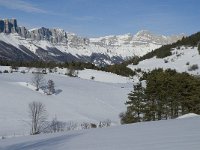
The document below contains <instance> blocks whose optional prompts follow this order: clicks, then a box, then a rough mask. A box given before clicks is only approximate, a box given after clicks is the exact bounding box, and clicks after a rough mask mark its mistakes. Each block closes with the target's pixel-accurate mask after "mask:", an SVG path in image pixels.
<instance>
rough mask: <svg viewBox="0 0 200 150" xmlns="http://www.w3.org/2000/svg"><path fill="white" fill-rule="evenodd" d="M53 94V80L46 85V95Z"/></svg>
mask: <svg viewBox="0 0 200 150" xmlns="http://www.w3.org/2000/svg"><path fill="white" fill-rule="evenodd" d="M54 93H55V84H54V81H53V80H49V81H48V83H47V95H52V94H54Z"/></svg>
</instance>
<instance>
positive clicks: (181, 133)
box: [0, 116, 200, 150]
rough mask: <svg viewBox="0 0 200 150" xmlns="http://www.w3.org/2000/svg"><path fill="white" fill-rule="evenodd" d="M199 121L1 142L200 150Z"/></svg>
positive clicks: (75, 148) (27, 148)
mask: <svg viewBox="0 0 200 150" xmlns="http://www.w3.org/2000/svg"><path fill="white" fill-rule="evenodd" d="M199 124H200V117H199V116H196V117H190V118H184V119H174V120H167V121H156V122H145V123H137V124H131V125H123V126H115V127H110V128H104V129H91V130H80V131H72V132H71V131H70V132H66V133H59V134H47V135H36V136H26V137H19V138H11V139H5V140H0V149H1V150H134V149H135V150H199V149H200V143H199V141H200V127H199Z"/></svg>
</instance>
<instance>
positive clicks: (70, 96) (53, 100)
mask: <svg viewBox="0 0 200 150" xmlns="http://www.w3.org/2000/svg"><path fill="white" fill-rule="evenodd" d="M4 69H8V70H9V67H0V70H2V71H3V70H4ZM23 69H25V68H20V70H23ZM92 72H94V73H92ZM91 75H92V76H94V77H95V79H94V80H91V79H90V77H91ZM32 76H33V75H32V73H26V74H22V73H19V72H18V73H16V72H13V73H2V74H0V136H10V135H11V136H13V135H23V134H24V135H26V134H29V132H30V126H29V125H28V122H29V117H28V104H29V103H30V102H32V101H40V102H42V103H44V104H45V106H46V109H47V112H48V114H49V117H48V118H49V120H52V118H53V117H55V116H56V117H57V118H58V120H61V121H65V122H68V121H74V122H80V123H81V122H90V123H96V124H97V123H99V121H103V120H106V119H110V120H111V121H112V123H113V124H119V117H118V115H119V113H120V112H122V111H124V110H125V108H126V107H125V105H124V102H125V101H126V100H127V94H128V93H129V92H130V91H131V90H132V83H131V82H130V81H128V79H126V78H123V77H121V76H117V75H114V74H111V73H106V72H98V71H92V70H85V71H80V76H81V77H82V78H85V79H82V78H78V77H76V78H73V77H68V76H66V75H63V74H59V73H48V74H47V75H45V79H46V81H48V79H52V80H53V81H54V82H55V89H56V94H55V95H51V96H48V95H46V94H44V93H41V92H37V91H35V90H34V89H33V86H32V85H31V84H30V83H31V82H32ZM95 80H96V81H95ZM100 81H101V82H100ZM114 81H115V83H113V82H114Z"/></svg>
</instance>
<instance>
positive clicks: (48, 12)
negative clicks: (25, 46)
mask: <svg viewBox="0 0 200 150" xmlns="http://www.w3.org/2000/svg"><path fill="white" fill-rule="evenodd" d="M0 18H17V20H18V24H19V25H22V26H26V27H28V28H34V27H42V26H44V27H49V28H51V27H59V28H63V29H65V30H66V31H69V32H74V33H77V34H79V35H81V36H87V37H97V36H104V35H110V34H115V35H118V34H125V33H132V34H134V33H136V32H137V31H139V30H142V29H145V30H150V31H152V32H154V33H158V34H165V35H171V34H179V33H185V34H188V35H189V34H192V33H195V32H198V31H200V0H0Z"/></svg>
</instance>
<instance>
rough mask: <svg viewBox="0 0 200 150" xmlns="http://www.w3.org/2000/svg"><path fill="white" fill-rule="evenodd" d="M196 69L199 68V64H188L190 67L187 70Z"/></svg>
mask: <svg viewBox="0 0 200 150" xmlns="http://www.w3.org/2000/svg"><path fill="white" fill-rule="evenodd" d="M197 69H199V66H198V65H197V64H194V65H192V66H190V67H189V68H188V71H195V70H197Z"/></svg>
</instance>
